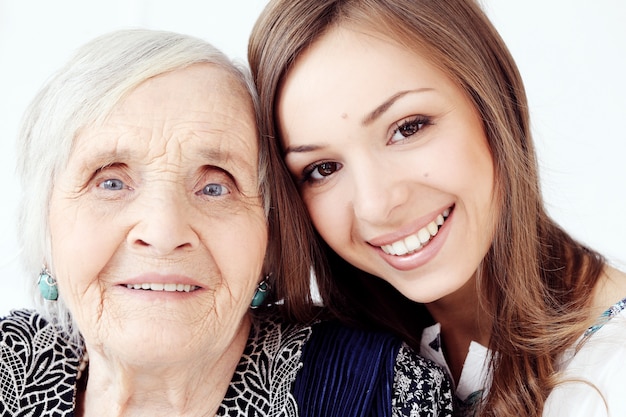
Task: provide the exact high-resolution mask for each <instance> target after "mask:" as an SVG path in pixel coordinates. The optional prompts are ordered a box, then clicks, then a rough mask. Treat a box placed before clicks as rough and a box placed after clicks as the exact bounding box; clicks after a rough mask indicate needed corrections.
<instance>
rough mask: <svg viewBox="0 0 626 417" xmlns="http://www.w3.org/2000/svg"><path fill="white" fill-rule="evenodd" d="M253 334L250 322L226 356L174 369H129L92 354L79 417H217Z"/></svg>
mask: <svg viewBox="0 0 626 417" xmlns="http://www.w3.org/2000/svg"><path fill="white" fill-rule="evenodd" d="M249 331H250V322H249V320H246V321H244V323H243V324H242V326H241V328H240V329H239V331H238V332H237V334H236V335H235V338H234V339H233V340H232V342H231V343H230V345H228V346H227V348H226V349H224V351H223V352H222V353H221V354H219V355H211V354H210V352H209V350H208V349H207V351H206V352H205V354H204V355H203V354H199V355H197V356H196V357H193V358H182V359H181V360H180V361H177V362H173V363H154V362H153V363H139V364H137V363H127V362H124V361H123V360H119V359H112V358H109V357H107V356H106V355H102V354H98V353H95V352H94V350H95V349H92V350H91V351H90V354H89V355H90V359H89V376H88V382H87V387H86V390H85V392H84V393H83V394H82V396H81V397H79V398H78V401H77V408H78V412H77V413H76V415H77V416H83V417H85V416H96V415H101V414H102V410H107V415H109V416H120V417H121V416H172V415H176V416H214V415H215V414H216V412H217V410H218V408H219V406H220V404H221V402H222V400H223V398H224V396H225V394H226V391H227V390H228V386H229V384H230V381H231V379H232V376H233V374H234V372H235V369H236V367H237V365H238V363H239V360H240V359H241V355H242V354H243V350H244V348H245V345H246V342H247V339H248V334H249ZM87 348H88V349H89V346H88V347H87ZM81 400H82V401H81ZM81 402H82V403H81Z"/></svg>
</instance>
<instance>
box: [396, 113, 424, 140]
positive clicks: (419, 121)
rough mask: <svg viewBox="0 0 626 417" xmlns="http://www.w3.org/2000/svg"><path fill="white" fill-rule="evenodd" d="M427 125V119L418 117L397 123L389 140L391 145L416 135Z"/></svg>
mask: <svg viewBox="0 0 626 417" xmlns="http://www.w3.org/2000/svg"><path fill="white" fill-rule="evenodd" d="M428 124H429V119H428V118H427V117H423V116H418V117H413V118H411V119H409V120H405V121H403V122H401V123H399V124H398V125H397V127H396V129H395V130H394V131H393V133H392V135H391V139H390V140H389V141H390V142H391V143H396V142H402V141H403V140H405V139H407V138H410V137H411V136H413V135H415V134H416V133H418V132H419V131H420V130H422V129H423V128H424V127H425V126H427V125H428Z"/></svg>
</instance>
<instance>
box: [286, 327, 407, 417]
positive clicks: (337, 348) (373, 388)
mask: <svg viewBox="0 0 626 417" xmlns="http://www.w3.org/2000/svg"><path fill="white" fill-rule="evenodd" d="M400 345H401V342H400V341H399V340H398V339H397V338H395V337H393V336H391V335H388V334H385V333H375V332H364V331H360V330H355V329H351V328H347V327H344V326H341V325H339V324H337V323H333V322H323V323H319V324H316V325H315V326H314V327H313V334H312V336H311V339H310V340H309V341H308V342H307V343H306V344H305V345H304V347H303V351H302V363H303V368H302V369H301V370H300V372H299V373H298V376H297V378H296V380H295V382H294V391H293V394H294V396H295V399H296V402H297V403H298V407H299V412H300V416H301V417H320V416H324V417H332V416H336V417H391V396H392V389H393V380H394V366H395V361H396V356H397V354H398V350H399V348H400Z"/></svg>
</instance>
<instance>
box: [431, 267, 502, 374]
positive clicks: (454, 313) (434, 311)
mask: <svg viewBox="0 0 626 417" xmlns="http://www.w3.org/2000/svg"><path fill="white" fill-rule="evenodd" d="M426 308H427V309H428V311H429V312H430V314H431V315H432V317H433V319H434V320H435V321H436V322H437V323H439V324H440V325H441V340H442V346H443V352H444V355H445V357H446V361H447V363H448V366H449V368H450V372H452V378H453V379H454V381H455V382H456V383H458V381H459V379H460V377H461V371H462V370H463V364H464V363H465V358H466V357H467V353H468V350H469V346H470V343H471V342H472V341H475V342H478V343H480V344H481V345H483V346H488V345H489V336H490V333H491V316H490V315H489V314H488V312H487V311H485V310H484V309H483V308H482V307H481V305H480V302H479V297H478V291H477V286H476V276H475V275H474V276H473V277H472V278H471V279H470V280H469V281H468V282H467V283H466V284H465V285H464V286H463V287H461V288H460V289H459V290H457V291H456V292H454V293H452V294H450V295H448V296H446V297H444V298H441V299H439V300H437V301H434V302H432V303H429V304H427V305H426Z"/></svg>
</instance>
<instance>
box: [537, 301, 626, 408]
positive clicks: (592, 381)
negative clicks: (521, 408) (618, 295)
mask: <svg viewBox="0 0 626 417" xmlns="http://www.w3.org/2000/svg"><path fill="white" fill-rule="evenodd" d="M625 305H626V302H623V303H622V304H621V307H622V308H621V310H620V311H616V309H617V308H619V306H620V303H618V304H616V305H615V306H614V307H613V308H612V309H609V310H607V312H610V311H613V312H615V314H611V313H609V314H610V317H608V320H606V321H605V322H604V323H602V325H601V326H600V325H599V326H594V327H592V328H590V330H589V331H588V332H587V334H586V337H584V338H583V339H582V342H581V343H580V344H578V345H577V346H576V347H574V348H572V349H571V350H570V352H569V354H566V356H565V357H564V358H563V360H562V361H561V367H560V378H559V383H558V384H557V386H556V388H555V389H554V390H553V391H552V393H551V394H550V396H549V397H548V400H547V402H546V410H547V411H546V412H548V414H545V413H544V415H550V416H551V417H552V416H558V417H561V416H567V417H577V416H581V417H582V416H587V415H593V416H605V415H609V413H607V410H609V411H610V415H613V416H618V415H620V416H621V415H626V398H624V385H623V384H624V382H623V381H624V375H626V308H624V306H625ZM572 398H576V401H575V402H572V401H571V399H572ZM568 400H569V401H568Z"/></svg>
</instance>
